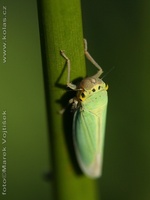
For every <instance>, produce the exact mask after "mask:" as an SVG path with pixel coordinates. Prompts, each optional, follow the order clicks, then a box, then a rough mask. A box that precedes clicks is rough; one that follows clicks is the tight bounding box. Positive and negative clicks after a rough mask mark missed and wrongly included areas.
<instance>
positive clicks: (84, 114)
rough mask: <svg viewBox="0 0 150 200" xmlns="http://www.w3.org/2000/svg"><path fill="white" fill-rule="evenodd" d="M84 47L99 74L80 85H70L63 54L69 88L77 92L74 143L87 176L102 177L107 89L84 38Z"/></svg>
mask: <svg viewBox="0 0 150 200" xmlns="http://www.w3.org/2000/svg"><path fill="white" fill-rule="evenodd" d="M84 45H85V55H86V57H87V59H88V60H90V61H91V62H92V63H93V65H94V66H95V67H97V68H98V71H97V73H96V74H95V75H93V76H91V77H87V78H84V79H83V80H82V81H81V82H80V84H79V85H78V86H76V85H74V84H72V83H71V82H70V60H69V58H68V57H67V56H66V55H65V53H64V51H61V55H62V56H63V57H64V58H65V59H66V62H67V66H68V78H67V86H68V87H69V88H71V89H72V90H75V91H77V95H76V97H74V98H73V99H70V100H69V103H70V104H72V109H73V110H74V118H73V140H74V147H75V152H76V156H77V160H78V163H79V166H80V168H81V169H82V171H83V173H84V174H85V175H87V176H88V177H90V178H98V177H100V176H101V174H102V163H103V147H104V135H105V122H106V111H107V102H108V96H107V89H108V86H107V85H106V84H105V83H104V82H103V81H102V79H100V78H99V77H100V76H101V74H102V73H103V70H102V68H101V67H100V66H99V65H98V64H97V63H96V62H95V60H94V59H93V58H92V57H91V55H90V54H89V52H88V51H87V42H86V40H85V39H84Z"/></svg>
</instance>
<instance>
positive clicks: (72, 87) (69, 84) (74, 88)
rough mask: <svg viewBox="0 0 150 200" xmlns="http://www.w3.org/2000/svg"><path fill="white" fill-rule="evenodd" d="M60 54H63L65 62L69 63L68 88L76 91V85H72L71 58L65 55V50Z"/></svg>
mask: <svg viewBox="0 0 150 200" xmlns="http://www.w3.org/2000/svg"><path fill="white" fill-rule="evenodd" d="M60 53H61V55H62V56H63V57H64V58H65V60H66V62H67V67H68V77H67V86H68V87H69V88H70V89H72V90H76V88H77V86H76V85H74V84H72V83H71V82H70V68H71V66H70V60H69V58H68V57H67V56H66V54H65V53H64V51H63V50H60Z"/></svg>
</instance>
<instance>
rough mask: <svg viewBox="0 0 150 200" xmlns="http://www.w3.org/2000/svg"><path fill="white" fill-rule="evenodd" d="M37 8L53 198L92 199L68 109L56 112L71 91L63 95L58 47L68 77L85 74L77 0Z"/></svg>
mask: <svg viewBox="0 0 150 200" xmlns="http://www.w3.org/2000/svg"><path fill="white" fill-rule="evenodd" d="M39 8H40V9H39V11H40V12H41V13H42V28H43V30H41V35H42V37H44V43H43V40H42V47H43V52H42V53H43V59H44V62H43V64H44V72H45V74H46V76H45V78H46V87H47V88H46V89H47V90H46V92H47V97H48V98H47V99H48V112H49V127H50V140H51V147H52V148H51V149H52V151H51V153H52V162H53V173H54V180H53V181H54V189H55V190H54V192H55V199H58V200H60V199H62V200H63V199H64V200H69V199H71V200H76V199H77V200H83V199H86V200H95V199H96V198H97V193H96V184H95V183H96V182H95V180H90V179H88V178H86V177H85V176H84V175H81V174H79V173H77V172H78V170H77V169H78V168H77V166H76V160H75V155H74V151H73V144H72V127H71V124H72V117H71V115H72V114H71V112H70V111H69V112H66V113H65V114H64V115H59V114H58V113H57V112H58V111H59V110H60V109H61V108H62V107H61V106H60V104H59V103H58V102H57V101H58V100H60V102H61V103H62V104H65V105H67V103H68V100H69V98H70V97H69V96H70V94H73V93H72V92H70V91H68V92H67V93H66V95H64V90H63V88H64V87H63V86H65V88H66V82H67V69H66V68H64V66H65V60H64V59H63V58H62V56H61V55H60V50H61V49H62V50H65V53H66V55H67V56H68V57H69V59H70V61H71V80H73V79H75V78H78V77H81V76H83V77H84V76H85V71H86V70H85V58H84V46H83V33H82V19H81V8H80V1H79V0H42V1H40V2H39ZM64 99H65V100H64ZM66 99H67V100H66Z"/></svg>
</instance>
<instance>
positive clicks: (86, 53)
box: [84, 39, 103, 76]
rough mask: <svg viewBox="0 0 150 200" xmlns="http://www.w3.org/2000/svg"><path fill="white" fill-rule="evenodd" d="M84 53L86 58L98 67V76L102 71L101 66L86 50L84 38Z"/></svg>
mask: <svg viewBox="0 0 150 200" xmlns="http://www.w3.org/2000/svg"><path fill="white" fill-rule="evenodd" d="M84 53H85V56H86V58H87V59H88V60H89V61H90V62H91V63H92V64H93V65H94V66H95V67H96V68H98V70H99V71H98V73H97V74H98V75H99V76H100V75H101V74H102V73H103V70H102V68H101V67H100V66H99V64H98V63H97V62H96V61H95V60H94V59H93V58H92V56H91V55H90V53H89V52H88V50H87V41H86V39H84Z"/></svg>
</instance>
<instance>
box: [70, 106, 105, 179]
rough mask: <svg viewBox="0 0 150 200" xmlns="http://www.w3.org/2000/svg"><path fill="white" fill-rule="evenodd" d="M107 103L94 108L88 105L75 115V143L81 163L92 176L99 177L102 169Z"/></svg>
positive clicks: (82, 167)
mask: <svg viewBox="0 0 150 200" xmlns="http://www.w3.org/2000/svg"><path fill="white" fill-rule="evenodd" d="M106 108H107V102H106V104H105V105H103V106H100V107H98V108H97V109H94V110H91V109H90V110H89V109H86V106H84V109H83V108H80V109H78V110H77V111H76V113H75V115H74V123H73V132H74V145H75V151H76V154H77V159H78V161H79V165H80V167H81V169H82V170H83V172H84V173H85V174H86V175H87V176H89V177H92V178H96V177H99V176H100V175H101V171H102V158H103V143H104V133H105V120H106Z"/></svg>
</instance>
